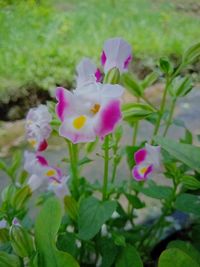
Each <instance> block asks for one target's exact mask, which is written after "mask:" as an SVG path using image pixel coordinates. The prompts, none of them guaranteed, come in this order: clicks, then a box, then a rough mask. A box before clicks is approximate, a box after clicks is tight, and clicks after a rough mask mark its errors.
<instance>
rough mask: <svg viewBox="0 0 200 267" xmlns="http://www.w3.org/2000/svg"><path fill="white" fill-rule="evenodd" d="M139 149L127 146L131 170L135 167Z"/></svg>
mask: <svg viewBox="0 0 200 267" xmlns="http://www.w3.org/2000/svg"><path fill="white" fill-rule="evenodd" d="M139 148H140V147H138V146H126V156H127V163H128V166H129V169H130V170H131V169H132V168H133V166H134V165H135V160H134V154H135V152H136V151H137V150H138V149H139Z"/></svg>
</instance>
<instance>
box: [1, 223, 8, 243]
mask: <svg viewBox="0 0 200 267" xmlns="http://www.w3.org/2000/svg"><path fill="white" fill-rule="evenodd" d="M8 240H9V234H8V229H7V221H6V220H5V219H2V220H0V244H2V243H6V242H7V241H8Z"/></svg>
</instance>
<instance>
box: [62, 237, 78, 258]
mask: <svg viewBox="0 0 200 267" xmlns="http://www.w3.org/2000/svg"><path fill="white" fill-rule="evenodd" d="M57 247H58V249H60V250H62V251H65V252H68V253H70V254H71V255H72V256H73V257H77V251H78V248H77V246H76V235H75V234H74V233H68V232H66V233H63V234H61V235H59V236H58V240H57Z"/></svg>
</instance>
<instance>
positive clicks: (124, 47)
mask: <svg viewBox="0 0 200 267" xmlns="http://www.w3.org/2000/svg"><path fill="white" fill-rule="evenodd" d="M130 60H131V46H130V45H129V44H128V43H127V42H125V41H124V40H123V39H122V38H112V39H108V40H107V41H106V42H105V44H104V48H103V53H102V60H101V61H102V63H103V66H104V71H105V73H107V72H108V71H109V70H110V69H112V68H114V67H116V68H118V69H119V70H120V72H124V71H126V69H127V67H128V64H129V63H130Z"/></svg>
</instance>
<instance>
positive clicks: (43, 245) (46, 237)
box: [35, 198, 79, 267]
mask: <svg viewBox="0 0 200 267" xmlns="http://www.w3.org/2000/svg"><path fill="white" fill-rule="evenodd" d="M61 219H62V208H61V203H60V201H59V200H58V199H56V198H50V199H48V200H47V202H46V203H45V204H44V206H43V208H42V210H41V211H40V213H39V215H38V217H37V219H36V223H35V238H36V244H37V249H38V252H39V266H43V267H63V266H67V267H78V266H79V265H78V263H77V262H76V261H75V259H74V258H73V257H72V256H71V255H70V254H68V253H65V252H62V251H59V250H58V249H57V248H56V245H55V240H56V235H57V232H58V229H59V226H60V223H61Z"/></svg>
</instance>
